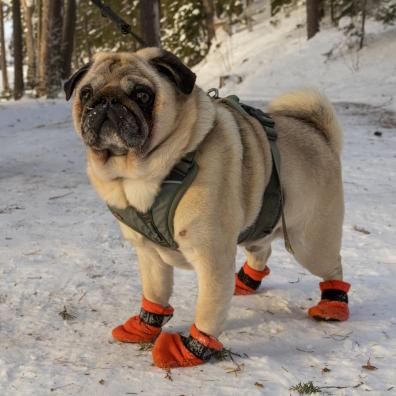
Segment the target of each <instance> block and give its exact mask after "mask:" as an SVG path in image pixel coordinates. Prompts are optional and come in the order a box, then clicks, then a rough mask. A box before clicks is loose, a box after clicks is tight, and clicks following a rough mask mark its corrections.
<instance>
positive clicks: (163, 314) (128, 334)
mask: <svg viewBox="0 0 396 396" xmlns="http://www.w3.org/2000/svg"><path fill="white" fill-rule="evenodd" d="M172 316H173V308H172V307H171V306H169V307H163V306H162V305H159V304H155V303H153V302H151V301H149V300H146V299H145V298H144V297H143V298H142V308H141V310H140V314H139V315H135V316H133V317H131V318H129V319H128V320H127V321H126V322H125V323H124V324H122V325H120V326H118V327H116V328H114V329H113V332H112V335H113V338H115V339H116V340H117V341H121V342H153V341H154V340H155V339H156V337H157V336H158V335H159V334H160V332H161V327H162V326H163V325H164V324H165V323H167V322H168V321H169V320H170V319H171V318H172Z"/></svg>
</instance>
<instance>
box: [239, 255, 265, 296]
mask: <svg viewBox="0 0 396 396" xmlns="http://www.w3.org/2000/svg"><path fill="white" fill-rule="evenodd" d="M270 272H271V271H270V269H269V267H265V268H264V270H263V271H257V270H254V269H253V268H251V267H249V265H248V263H247V261H246V262H245V264H243V267H242V268H241V269H240V270H239V272H238V273H237V274H235V292H234V294H235V295H236V296H240V295H246V294H253V293H255V292H256V290H257V289H258V288H259V287H260V285H261V281H262V280H263V279H264V278H265V277H266V276H267V275H269V273H270Z"/></svg>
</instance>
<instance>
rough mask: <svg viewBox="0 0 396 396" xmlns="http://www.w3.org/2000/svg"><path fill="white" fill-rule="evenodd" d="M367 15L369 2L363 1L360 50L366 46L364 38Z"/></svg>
mask: <svg viewBox="0 0 396 396" xmlns="http://www.w3.org/2000/svg"><path fill="white" fill-rule="evenodd" d="M366 14H367V0H363V4H362V27H361V31H360V44H359V49H360V50H361V49H362V48H363V45H364V37H365V35H366Z"/></svg>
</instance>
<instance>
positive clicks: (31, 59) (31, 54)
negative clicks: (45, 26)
mask: <svg viewBox="0 0 396 396" xmlns="http://www.w3.org/2000/svg"><path fill="white" fill-rule="evenodd" d="M22 6H23V11H24V12H23V14H24V17H25V26H26V34H25V44H26V52H27V66H28V69H27V86H28V87H29V88H30V89H33V88H34V87H35V86H36V74H37V72H36V50H35V42H34V32H33V13H34V3H33V2H28V1H27V0H22Z"/></svg>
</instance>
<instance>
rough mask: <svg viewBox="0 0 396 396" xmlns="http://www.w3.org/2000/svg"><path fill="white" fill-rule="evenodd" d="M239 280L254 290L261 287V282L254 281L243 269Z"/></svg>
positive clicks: (240, 271) (239, 273)
mask: <svg viewBox="0 0 396 396" xmlns="http://www.w3.org/2000/svg"><path fill="white" fill-rule="evenodd" d="M238 279H239V280H240V281H241V282H242V283H243V284H245V285H246V286H248V287H250V288H251V289H253V290H257V289H258V288H259V287H260V285H261V280H259V281H258V280H254V279H253V278H251V277H250V276H249V275H248V274H247V273H246V272H245V271H244V270H243V267H241V269H240V270H239V272H238Z"/></svg>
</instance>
